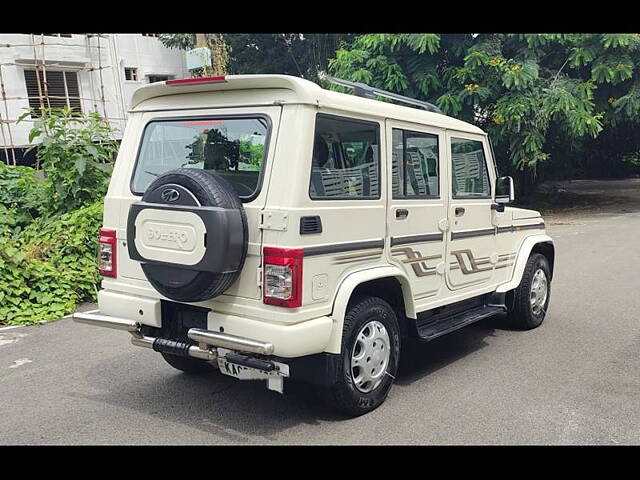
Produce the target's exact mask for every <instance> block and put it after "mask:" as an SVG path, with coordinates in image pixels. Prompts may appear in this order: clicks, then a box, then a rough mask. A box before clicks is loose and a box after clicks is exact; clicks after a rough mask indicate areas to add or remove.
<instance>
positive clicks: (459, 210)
mask: <svg viewBox="0 0 640 480" xmlns="http://www.w3.org/2000/svg"><path fill="white" fill-rule="evenodd" d="M455 212H456V217H461V216H462V215H464V208H463V207H456V210H455Z"/></svg>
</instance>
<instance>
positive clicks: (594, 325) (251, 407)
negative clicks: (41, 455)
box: [0, 211, 640, 444]
mask: <svg viewBox="0 0 640 480" xmlns="http://www.w3.org/2000/svg"><path fill="white" fill-rule="evenodd" d="M547 221H548V223H549V221H550V222H551V225H550V226H549V229H548V230H549V232H550V233H551V235H553V237H554V238H555V241H556V248H557V252H558V253H557V262H556V276H555V278H554V281H553V285H552V298H551V305H550V309H549V313H548V316H547V319H546V321H545V323H544V324H543V326H542V327H540V328H539V329H536V330H533V331H529V332H519V331H512V330H509V329H505V328H504V322H503V320H502V319H501V318H494V319H488V320H485V321H482V322H480V323H479V324H476V325H472V326H470V327H467V328H465V329H463V330H461V331H458V332H455V333H453V334H451V335H449V336H446V337H443V338H440V339H438V340H436V341H434V342H432V343H430V344H428V345H425V346H423V347H421V348H419V349H418V350H417V351H412V352H410V354H409V355H408V356H406V357H405V359H404V360H405V362H404V365H403V367H402V369H401V372H400V375H399V377H398V379H397V384H396V386H395V387H394V389H393V390H392V392H391V394H390V396H389V398H388V399H387V401H386V403H385V404H384V405H383V406H382V407H380V408H379V409H377V410H376V411H374V412H372V413H370V414H368V415H365V416H363V417H360V418H357V419H350V420H344V419H341V418H339V417H337V416H335V415H334V414H332V413H331V412H330V411H329V410H327V409H326V408H324V407H323V406H321V405H319V404H318V403H317V401H316V398H315V396H314V395H313V394H312V393H310V392H309V390H308V389H307V388H304V387H303V386H300V385H295V384H294V385H293V386H291V387H290V388H289V389H288V394H287V395H285V396H280V395H278V394H277V393H274V392H269V391H267V390H266V389H265V388H264V386H263V384H262V383H261V382H238V381H235V380H234V379H231V378H227V377H222V376H219V375H212V376H209V377H196V378H193V377H189V376H186V375H184V374H181V373H179V372H177V371H175V370H172V369H171V368H170V367H169V366H168V365H166V364H165V363H164V362H163V360H162V359H161V358H160V356H159V355H157V354H156V353H154V352H152V351H150V350H147V349H140V348H136V347H133V346H132V345H130V343H129V340H128V334H126V333H124V332H118V331H109V330H98V329H96V328H94V327H90V326H85V325H77V324H74V323H73V322H72V321H71V320H70V319H63V320H60V321H57V322H53V323H50V324H47V325H43V326H38V327H27V328H15V329H10V330H0V405H1V407H0V411H1V413H0V444H34V443H45V444H52V443H53V444H82V443H91V444H95V443H97V444H160V443H162V444H183V443H188V444H194V443H195V444H200V443H203V444H217V443H222V444H229V443H236V444H248V443H261V444H263V443H265V444H270V443H277V444H298V443H305V444H306V443H313V444H327V443H328V444H342V443H356V444H387V443H393V444H398V443H401V444H424V443H427V444H433V443H435V444H443V443H445V444H461V443H464V444H478V443H483V444H484V443H489V444H514V443H515V444H559V443H560V444H583V443H589V444H629V443H633V444H638V443H640V408H639V407H640V319H639V317H640V315H639V314H640V291H639V288H638V287H640V273H639V272H640V248H639V247H638V246H639V245H640V243H639V241H638V238H639V237H640V212H637V211H636V212H631V213H625V214H622V215H616V214H615V213H613V214H612V213H607V214H591V215H590V216H589V217H587V218H580V217H576V216H572V217H571V218H569V217H567V218H564V217H562V216H561V215H560V216H558V215H554V216H553V218H552V219H547Z"/></svg>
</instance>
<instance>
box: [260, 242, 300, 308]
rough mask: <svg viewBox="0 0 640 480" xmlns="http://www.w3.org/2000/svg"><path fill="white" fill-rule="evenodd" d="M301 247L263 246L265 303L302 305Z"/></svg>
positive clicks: (293, 306)
mask: <svg viewBox="0 0 640 480" xmlns="http://www.w3.org/2000/svg"><path fill="white" fill-rule="evenodd" d="M303 257H304V250H303V249H301V248H273V247H264V282H263V284H264V298H263V301H264V303H266V304H267V305H278V306H280V307H288V308H295V307H299V306H300V305H302V258H303Z"/></svg>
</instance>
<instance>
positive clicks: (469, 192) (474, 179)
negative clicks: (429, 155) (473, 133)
mask: <svg viewBox="0 0 640 480" xmlns="http://www.w3.org/2000/svg"><path fill="white" fill-rule="evenodd" d="M451 163H452V187H453V196H454V197H455V198H485V197H489V196H491V186H490V184H489V174H488V173H487V162H486V161H485V156H484V150H483V148H482V142H480V141H478V140H469V139H465V138H451Z"/></svg>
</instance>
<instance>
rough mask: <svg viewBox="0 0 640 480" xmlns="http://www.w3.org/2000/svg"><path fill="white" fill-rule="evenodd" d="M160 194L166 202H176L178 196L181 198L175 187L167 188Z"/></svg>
mask: <svg viewBox="0 0 640 480" xmlns="http://www.w3.org/2000/svg"><path fill="white" fill-rule="evenodd" d="M160 196H161V197H162V199H163V200H164V201H165V202H175V201H176V200H178V198H180V192H179V191H177V190H176V189H175V188H167V189H166V190H163V191H162V193H161V194H160Z"/></svg>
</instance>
